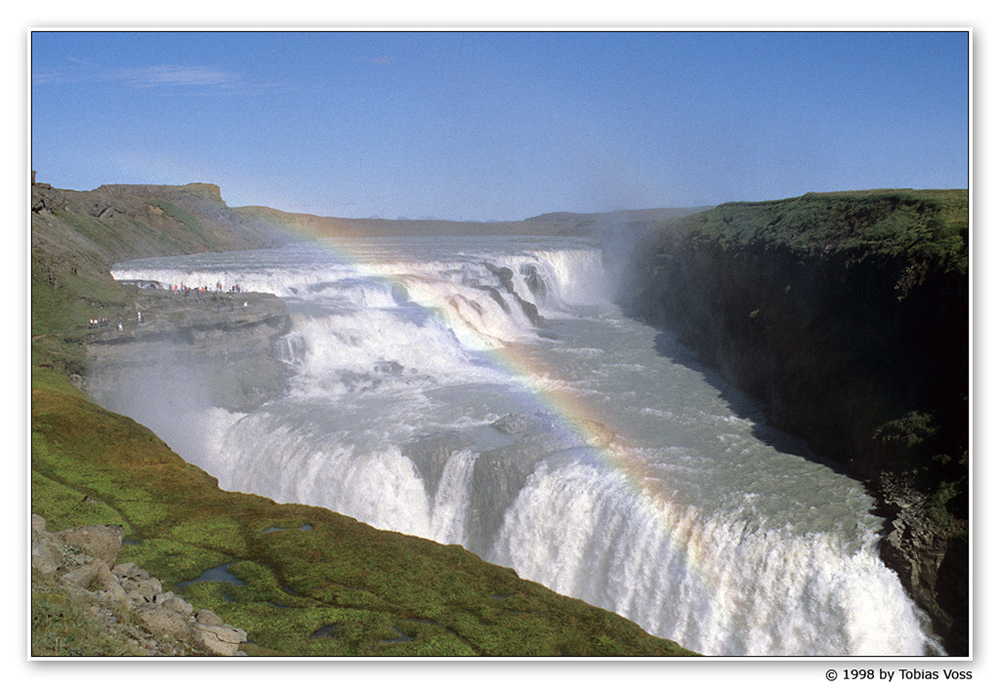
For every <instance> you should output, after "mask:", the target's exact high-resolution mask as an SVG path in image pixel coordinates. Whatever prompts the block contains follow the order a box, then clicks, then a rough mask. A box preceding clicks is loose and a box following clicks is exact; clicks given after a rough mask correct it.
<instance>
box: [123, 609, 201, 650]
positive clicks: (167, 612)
mask: <svg viewBox="0 0 1000 688" xmlns="http://www.w3.org/2000/svg"><path fill="white" fill-rule="evenodd" d="M135 613H136V614H138V615H139V617H140V618H141V619H142V620H143V621H145V622H146V624H147V625H148V626H149V628H150V630H152V631H154V632H156V633H163V634H164V635H169V636H171V637H173V638H177V639H178V640H181V641H191V640H193V639H194V630H193V629H192V628H191V626H190V624H189V623H188V619H187V618H186V617H185V616H184V615H182V614H179V613H177V612H175V611H174V610H173V609H167V608H166V607H164V606H162V605H159V604H153V603H144V604H140V605H138V606H137V607H136V608H135Z"/></svg>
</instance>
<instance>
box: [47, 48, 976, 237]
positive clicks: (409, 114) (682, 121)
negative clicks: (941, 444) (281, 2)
mask: <svg viewBox="0 0 1000 688" xmlns="http://www.w3.org/2000/svg"><path fill="white" fill-rule="evenodd" d="M30 40H31V45H30V53H31V65H30V68H31V121H30V126H31V134H32V139H31V166H32V168H33V169H35V170H37V171H38V178H39V181H44V182H48V183H51V184H53V185H54V186H56V187H59V188H69V189H79V190H85V189H92V188H95V187H97V186H100V185H101V184H108V183H157V184H184V183H188V182H194V181H200V182H212V183H216V184H219V185H220V186H221V187H222V194H223V198H224V199H225V200H226V202H227V203H228V204H229V205H230V206H241V205H267V206H271V207H275V208H279V209H282V210H288V211H295V212H308V213H315V214H318V215H331V216H342V217H370V216H380V217H384V218H390V219H392V218H397V217H408V218H422V217H435V218H443V219H471V220H490V219H497V220H507V219H522V218H525V217H530V216H533V215H537V214H540V213H545V212H552V211H563V210H565V211H575V212H599V211H607V210H616V209H621V208H651V207H669V206H697V205H711V204H716V203H721V202H725V201H733V200H765V199H775V198H787V197H790V196H797V195H800V194H802V193H805V192H809V191H835V190H844V189H863V188H884V187H913V188H966V187H967V186H968V174H969V160H968V134H969V127H968V113H969V109H968V108H969V92H968V86H969V82H968V54H969V52H968V51H969V45H968V36H967V34H966V33H964V32H934V31H927V32H836V31H818V32H811V31H804V32H751V31H722V32H661V31H650V32H643V31H639V32H634V31H629V32H613V31H575V32H550V31H543V32H532V31H519V32H502V31H482V32H475V31H461V32H441V31H437V32H419V31H404V32H320V31H317V32H298V31H296V32H280V31H278V32H250V33H247V32H218V31H209V32H203V31H193V32H75V31H67V32H59V31H52V32H47V31H36V32H33V33H32V35H31V39H30Z"/></svg>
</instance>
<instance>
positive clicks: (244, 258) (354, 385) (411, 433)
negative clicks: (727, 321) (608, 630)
mask: <svg viewBox="0 0 1000 688" xmlns="http://www.w3.org/2000/svg"><path fill="white" fill-rule="evenodd" d="M449 241H451V243H448V242H447V241H445V240H443V239H436V240H433V241H432V240H429V239H415V238H398V239H386V240H380V241H376V240H370V241H364V242H355V243H353V244H351V245H350V246H337V247H333V245H327V246H322V245H316V244H303V245H294V246H291V247H286V248H284V249H273V250H268V251H256V252H249V251H248V252H234V253H232V254H210V255H199V256H181V257H173V258H158V259H144V260H140V261H130V262H128V263H125V264H121V265H118V266H115V268H114V273H113V274H114V275H115V277H116V278H118V279H151V280H158V281H160V282H161V283H163V284H180V283H183V284H186V285H188V286H197V285H199V284H206V285H221V286H222V287H223V288H229V287H230V286H231V285H236V284H238V285H239V287H240V288H241V289H243V290H245V291H250V290H261V291H269V292H271V293H275V294H277V295H279V296H281V297H282V298H283V299H285V300H286V302H287V304H288V307H289V310H290V313H291V315H292V321H293V330H292V332H290V333H289V334H288V335H287V336H286V337H284V338H283V339H282V340H281V341H280V342H279V345H278V355H279V356H280V357H281V358H282V360H284V361H285V362H286V363H288V364H289V365H290V366H292V367H293V368H294V371H295V374H294V377H293V378H292V380H291V384H290V385H289V390H288V393H287V394H286V395H284V396H282V397H280V398H276V399H271V400H269V401H268V402H266V403H264V404H262V405H261V406H260V407H259V408H257V409H256V410H253V411H251V412H249V413H240V414H234V413H229V412H227V411H224V410H222V409H212V410H210V412H206V413H201V414H188V415H187V416H185V418H186V419H187V420H186V421H185V422H189V423H202V424H203V425H204V427H202V428H200V429H199V430H198V431H197V432H190V433H189V434H190V436H192V437H199V438H206V439H205V440H204V441H203V442H201V445H200V446H199V447H191V448H189V449H188V448H186V450H185V451H186V452H187V453H186V455H185V458H186V459H188V460H189V461H192V462H193V463H196V464H198V465H200V466H201V467H202V468H204V469H205V470H207V471H208V472H210V473H212V474H213V475H215V476H216V477H217V478H218V479H219V483H220V487H222V488H223V489H229V490H238V491H243V492H253V493H257V494H260V495H263V496H266V497H270V498H272V499H275V500H277V501H282V502H298V503H308V504H313V505H317V506H321V507H326V508H329V509H331V510H334V511H337V512H340V513H344V514H347V515H349V516H352V517H354V518H358V519H359V520H362V521H365V522H367V523H370V524H371V525H373V526H375V527H378V528H383V529H389V530H395V531H399V532H404V533H408V534H412V535H417V536H420V537H425V538H430V539H434V540H437V541H439V542H442V543H456V544H461V545H463V546H465V547H467V548H469V549H472V550H473V551H476V552H477V553H478V554H480V555H481V556H483V557H484V558H486V559H488V560H489V561H493V562H495V563H498V564H501V565H504V566H509V567H512V568H514V569H515V570H516V571H517V572H518V573H519V575H521V576H523V577H525V578H530V579H532V580H536V581H538V582H540V583H542V584H544V585H546V586H548V587H550V588H552V589H554V590H556V591H557V592H560V593H562V594H566V595H571V596H574V597H579V598H581V599H583V600H586V601H588V602H590V603H592V604H595V605H597V606H600V607H603V608H606V609H609V610H611V611H614V612H616V613H618V614H621V615H623V616H625V617H627V618H630V619H632V620H633V621H635V622H636V623H638V624H640V625H641V626H642V627H643V628H645V629H646V630H648V631H649V632H651V633H654V634H656V635H660V636H664V637H669V638H672V639H674V640H676V641H678V642H680V643H681V644H682V645H684V646H686V647H689V648H691V649H693V650H696V651H699V652H702V653H705V654H711V655H734V656H735V655H739V656H742V655H794V656H799V655H921V654H924V653H926V652H932V651H934V650H935V647H934V644H933V640H932V639H931V638H929V637H928V636H927V635H926V633H925V632H924V631H923V630H922V619H921V615H920V613H919V612H918V611H917V610H916V608H915V606H914V605H913V603H912V602H911V601H910V600H909V599H908V598H907V596H906V594H905V593H904V591H903V589H902V586H901V585H900V583H899V580H898V579H897V578H896V576H895V574H893V573H892V572H891V571H889V570H888V569H887V568H886V567H885V566H884V565H883V564H882V563H881V561H880V560H879V558H878V556H877V548H878V532H879V528H880V525H881V522H880V521H879V519H877V518H876V517H875V516H873V515H872V514H871V513H870V509H871V500H870V498H868V497H867V495H865V494H864V491H863V489H862V488H861V486H860V485H859V484H858V483H857V482H855V481H853V480H851V479H850V478H847V477H846V476H843V475H839V474H837V473H835V472H833V471H832V470H830V469H829V468H827V467H826V466H823V465H821V464H818V463H812V462H809V461H807V460H806V459H804V458H803V457H802V456H800V455H796V454H788V453H784V452H783V451H781V450H779V449H778V448H777V447H776V446H772V445H769V444H767V443H766V442H764V441H762V440H760V439H758V436H757V435H756V434H755V423H756V421H751V420H749V419H748V417H747V416H746V414H745V413H741V412H737V411H736V410H734V408H733V406H732V402H731V401H730V400H728V399H727V398H724V397H726V396H727V395H723V394H721V393H720V390H719V389H717V388H716V387H713V386H712V384H710V382H709V381H708V379H706V375H705V374H703V373H702V372H701V371H699V370H697V369H693V368H691V367H690V366H688V365H687V364H686V363H685V362H684V361H682V360H677V359H675V358H672V357H670V356H667V355H663V353H662V348H661V351H660V352H658V350H657V349H658V347H656V346H654V343H655V342H654V336H655V334H656V333H654V332H652V331H651V330H649V329H648V328H646V327H644V326H642V325H640V324H638V323H635V322H633V321H630V320H628V319H626V318H624V317H623V316H622V315H621V313H620V312H619V311H617V309H616V308H615V307H614V306H613V305H612V304H611V303H610V298H609V297H610V295H611V293H612V290H613V284H611V282H612V281H613V280H612V279H611V277H609V272H608V270H606V268H605V265H604V262H603V259H602V252H601V250H600V248H599V247H596V246H592V245H590V244H588V243H586V242H582V241H580V240H576V239H562V238H558V237H556V238H553V237H548V238H543V237H530V238H525V237H522V238H517V237H515V238H511V237H505V238H485V239H484V238H477V239H471V238H469V239H464V240H463V239H454V240H449ZM728 396H729V397H732V395H731V394H729V395H728ZM135 411H136V413H137V415H136V416H135V417H136V418H137V420H139V421H140V422H144V419H143V418H142V417H141V415H142V409H135ZM195 418H197V420H195ZM149 420H150V421H151V423H150V425H151V427H152V428H153V429H154V430H155V431H157V432H167V431H169V430H170V429H169V428H163V427H157V425H156V423H162V422H164V421H163V419H162V418H152V417H150V419H149Z"/></svg>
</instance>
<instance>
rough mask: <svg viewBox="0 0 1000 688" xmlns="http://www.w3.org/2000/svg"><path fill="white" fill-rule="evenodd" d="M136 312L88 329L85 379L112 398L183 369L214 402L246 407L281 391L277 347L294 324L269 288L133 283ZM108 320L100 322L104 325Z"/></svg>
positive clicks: (151, 388)
mask: <svg viewBox="0 0 1000 688" xmlns="http://www.w3.org/2000/svg"><path fill="white" fill-rule="evenodd" d="M130 294H131V296H132V302H133V306H134V309H133V316H132V317H131V318H129V319H127V320H125V321H120V322H109V323H106V326H103V327H102V326H96V327H93V328H92V329H90V330H88V331H87V333H86V334H85V335H84V338H83V339H84V342H85V345H86V350H87V354H88V363H87V373H86V387H87V391H88V392H89V393H90V394H91V395H92V396H93V397H94V398H96V399H99V400H103V401H107V400H108V399H109V398H111V397H113V396H114V395H115V394H118V393H121V391H122V390H132V389H134V390H135V391H136V393H142V392H141V390H142V389H143V388H145V389H146V390H148V392H147V393H149V394H155V393H157V392H156V391H155V390H160V392H162V391H163V390H165V389H169V387H170V384H171V381H174V382H176V381H177V380H178V379H179V377H181V376H183V377H186V378H189V379H192V380H197V381H199V389H200V392H199V393H200V394H201V395H202V396H203V397H204V401H205V402H207V403H208V404H210V405H212V406H218V407H221V408H227V409H230V410H234V411H245V410H249V409H252V408H255V407H256V406H258V405H260V404H261V403H262V402H263V401H265V400H267V399H269V398H273V397H274V396H277V395H278V394H280V393H281V392H282V391H283V390H284V389H285V386H286V384H287V380H288V377H289V375H290V372H291V371H290V369H289V367H288V366H287V365H286V364H284V363H283V362H282V361H281V360H280V358H279V356H278V352H277V349H276V341H277V339H278V338H280V337H282V336H283V335H285V334H287V333H288V332H289V331H290V329H291V318H290V316H289V314H288V310H287V307H286V306H285V303H284V302H283V301H282V300H281V299H279V298H277V297H275V296H273V295H270V294H258V293H241V294H230V293H215V292H205V293H196V292H191V293H189V294H188V295H183V294H181V293H179V292H174V291H167V290H165V289H141V288H131V289H130ZM101 324H103V323H98V325H101Z"/></svg>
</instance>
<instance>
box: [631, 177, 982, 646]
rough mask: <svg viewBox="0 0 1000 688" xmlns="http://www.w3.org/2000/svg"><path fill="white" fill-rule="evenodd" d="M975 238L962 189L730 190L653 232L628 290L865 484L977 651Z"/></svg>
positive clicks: (950, 635) (948, 630) (922, 578)
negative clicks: (971, 526) (971, 487)
mask: <svg viewBox="0 0 1000 688" xmlns="http://www.w3.org/2000/svg"><path fill="white" fill-rule="evenodd" d="M963 201H964V203H965V205H964V213H965V217H966V225H965V227H964V228H963V227H961V225H960V222H958V221H956V218H957V217H960V216H961V215H962V211H963V207H962V203H963ZM963 230H964V231H963ZM965 237H967V195H964V192H881V193H876V192H870V193H868V194H858V195H856V196H850V195H848V194H831V195H829V196H827V195H809V196H807V197H803V198H800V199H790V200H788V201H781V202H773V203H768V204H727V205H725V206H720V207H719V208H716V209H715V210H713V211H710V212H708V213H703V214H700V215H697V216H693V218H691V219H690V220H688V221H682V222H678V223H674V224H673V225H672V226H669V227H668V228H666V229H665V230H664V231H663V232H661V233H659V234H658V235H655V236H652V237H650V238H649V239H648V241H647V242H646V243H645V244H644V245H642V246H640V248H639V250H637V251H636V254H635V255H636V259H635V260H634V265H633V273H632V274H633V277H632V280H631V282H630V283H629V284H627V285H626V287H625V290H624V294H625V297H624V305H625V306H626V307H627V308H628V309H630V310H631V311H632V312H633V314H634V315H635V316H637V317H640V318H642V319H645V320H647V321H649V322H651V323H653V324H656V325H660V326H663V327H665V328H668V329H671V330H673V331H675V332H676V333H677V334H679V335H680V337H681V339H682V341H684V342H685V343H686V344H688V345H690V346H691V347H693V348H694V349H696V350H697V351H698V353H699V355H700V356H701V357H702V359H703V361H704V362H705V363H707V364H709V365H711V366H713V367H716V368H718V369H719V370H720V371H721V372H722V373H723V374H724V375H725V377H726V378H727V379H728V380H729V381H730V382H732V383H733V384H735V385H736V386H738V387H739V388H741V389H742V390H743V391H745V392H747V393H749V394H752V395H754V396H756V397H757V398H759V399H761V400H762V401H763V402H764V403H765V405H766V408H767V415H768V420H769V422H770V423H772V424H773V425H775V426H777V427H780V428H782V429H784V430H787V431H790V432H792V433H795V434H797V435H799V436H801V437H803V438H805V439H807V440H808V441H809V443H810V445H811V448H812V449H814V450H815V451H816V452H818V453H819V454H822V455H824V456H826V457H828V458H831V459H834V460H836V461H839V462H842V463H843V464H845V465H846V467H847V470H848V472H850V473H851V474H853V475H855V476H856V477H859V478H862V479H864V480H866V481H867V482H868V484H869V485H870V486H871V488H872V490H873V492H874V493H875V495H876V497H877V498H878V499H879V501H880V505H881V508H882V509H883V511H884V515H885V516H886V517H887V520H888V526H887V530H888V532H887V537H886V538H885V541H884V552H883V556H884V559H885V560H886V562H887V563H888V564H889V565H890V566H892V567H893V568H894V569H895V570H896V571H897V572H898V573H899V575H900V577H901V579H902V581H903V583H904V585H906V586H907V589H908V590H909V591H910V593H911V594H912V595H913V597H914V599H915V600H916V601H917V602H918V604H920V605H921V606H922V607H923V608H924V609H925V610H926V611H928V613H929V614H930V615H931V617H932V618H933V620H934V623H935V630H936V631H937V632H938V633H939V634H941V635H942V636H943V637H944V638H945V640H946V643H947V644H948V650H949V652H951V653H954V654H966V653H967V652H968V597H967V580H968V556H967V551H968V549H967V548H968V545H967V531H966V525H967V519H968V423H969V401H968V375H969V368H968V351H969V339H968V331H969V327H968V326H969V320H968V317H969V309H968V303H969V293H968V275H967V272H966V270H965V269H964V265H965V264H966V262H967V249H966V248H965Z"/></svg>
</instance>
